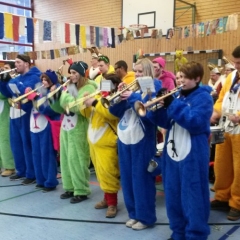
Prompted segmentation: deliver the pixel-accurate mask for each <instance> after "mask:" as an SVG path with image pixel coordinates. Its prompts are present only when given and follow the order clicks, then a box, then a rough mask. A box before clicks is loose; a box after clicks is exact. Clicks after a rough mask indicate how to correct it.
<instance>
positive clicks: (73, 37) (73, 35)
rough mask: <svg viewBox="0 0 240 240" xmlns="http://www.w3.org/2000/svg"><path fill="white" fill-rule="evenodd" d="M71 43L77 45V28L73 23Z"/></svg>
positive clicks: (71, 25) (71, 24)
mask: <svg viewBox="0 0 240 240" xmlns="http://www.w3.org/2000/svg"><path fill="white" fill-rule="evenodd" d="M70 43H71V44H72V45H76V27H75V24H73V23H70Z"/></svg>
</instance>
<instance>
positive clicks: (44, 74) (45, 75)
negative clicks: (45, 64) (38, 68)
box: [40, 73, 53, 85]
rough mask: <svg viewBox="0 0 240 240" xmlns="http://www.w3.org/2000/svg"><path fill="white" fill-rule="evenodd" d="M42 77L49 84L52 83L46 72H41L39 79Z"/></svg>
mask: <svg viewBox="0 0 240 240" xmlns="http://www.w3.org/2000/svg"><path fill="white" fill-rule="evenodd" d="M43 78H45V79H46V81H47V82H48V84H50V85H52V84H53V83H52V81H51V79H50V78H49V76H48V75H47V74H46V73H42V75H41V76H40V79H41V81H42V80H43Z"/></svg>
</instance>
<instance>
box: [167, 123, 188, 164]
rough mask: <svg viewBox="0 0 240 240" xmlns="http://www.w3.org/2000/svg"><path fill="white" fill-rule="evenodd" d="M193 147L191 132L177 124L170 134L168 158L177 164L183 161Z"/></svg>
mask: <svg viewBox="0 0 240 240" xmlns="http://www.w3.org/2000/svg"><path fill="white" fill-rule="evenodd" d="M173 135H174V136H173ZM169 141H170V142H169ZM191 147H192V144H191V136H190V134H189V132H188V131H187V130H186V129H184V128H182V127H181V126H179V125H178V124H177V123H175V124H174V125H173V127H172V129H171V130H170V132H169V137H168V143H167V154H168V156H169V157H170V158H171V159H172V160H174V161H176V162H179V161H182V160H184V159H185V158H186V156H187V155H188V154H189V152H190V150H191ZM174 148H175V151H174Z"/></svg>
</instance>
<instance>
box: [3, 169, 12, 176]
mask: <svg viewBox="0 0 240 240" xmlns="http://www.w3.org/2000/svg"><path fill="white" fill-rule="evenodd" d="M14 173H15V169H5V171H3V172H2V173H1V176H2V177H10V176H12V175H13V174H14Z"/></svg>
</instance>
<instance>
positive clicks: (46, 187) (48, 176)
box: [30, 70, 61, 192]
mask: <svg viewBox="0 0 240 240" xmlns="http://www.w3.org/2000/svg"><path fill="white" fill-rule="evenodd" d="M43 78H45V79H48V81H49V80H50V81H51V83H52V84H54V85H55V84H57V83H58V78H57V75H56V73H55V72H52V71H50V70H47V71H46V72H45V73H43V75H42V76H41V79H42V80H43ZM46 81H47V80H46ZM49 88H50V87H49ZM49 92H50V90H49V89H47V92H46V94H47V93H49ZM43 97H44V96H43ZM38 99H41V97H39V98H37V99H35V100H34V101H35V102H37V100H38ZM60 116H61V115H60V114H59V113H56V112H54V111H53V110H52V109H51V107H50V105H49V104H48V101H47V100H46V102H44V103H43V104H42V105H41V106H39V108H36V107H33V108H32V112H31V116H30V132H31V142H32V155H33V164H34V169H35V175H36V181H37V186H38V187H40V188H43V191H44V192H48V191H51V190H54V189H55V188H56V186H57V185H58V180H57V178H56V176H57V158H56V151H55V150H54V147H53V138H52V131H51V123H50V121H53V120H54V121H57V120H60Z"/></svg>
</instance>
